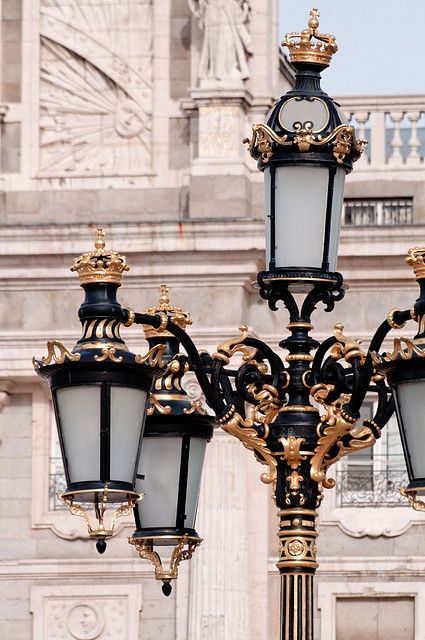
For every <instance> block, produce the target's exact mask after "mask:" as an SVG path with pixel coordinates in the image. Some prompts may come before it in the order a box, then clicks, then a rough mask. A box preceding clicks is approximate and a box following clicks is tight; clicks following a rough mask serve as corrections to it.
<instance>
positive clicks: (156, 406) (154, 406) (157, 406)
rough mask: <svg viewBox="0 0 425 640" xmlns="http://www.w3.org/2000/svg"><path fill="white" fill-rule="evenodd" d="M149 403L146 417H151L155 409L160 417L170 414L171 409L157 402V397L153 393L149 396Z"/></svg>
mask: <svg viewBox="0 0 425 640" xmlns="http://www.w3.org/2000/svg"><path fill="white" fill-rule="evenodd" d="M149 402H150V403H151V406H150V407H149V408H148V410H147V411H146V415H148V416H151V415H152V414H153V413H154V411H155V409H156V410H157V411H158V413H160V414H161V415H168V414H169V413H171V407H170V406H169V405H168V404H167V405H165V407H164V405H163V404H161V403H160V402H159V400H158V398H157V396H156V395H155V394H153V393H151V394H150V396H149Z"/></svg>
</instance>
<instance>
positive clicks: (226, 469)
mask: <svg viewBox="0 0 425 640" xmlns="http://www.w3.org/2000/svg"><path fill="white" fill-rule="evenodd" d="M247 455H248V454H247V452H246V451H245V450H244V448H243V447H242V445H241V443H240V442H239V441H238V440H236V439H235V438H232V437H231V436H228V435H227V434H225V433H224V432H222V431H221V430H218V431H216V433H215V435H214V438H213V441H212V442H211V443H210V444H209V445H208V447H207V458H206V464H205V470H204V478H203V486H202V491H201V498H200V504H199V513H198V518H197V523H196V529H197V531H198V533H199V534H200V535H201V537H203V538H204V541H203V542H202V544H201V545H200V547H199V549H198V550H197V551H196V553H195V554H194V556H193V558H192V560H191V580H190V600H189V602H190V605H189V623H188V627H189V628H188V640H200V639H201V638H202V640H241V639H246V638H249V637H250V636H249V604H248V594H249V572H248V563H249V555H248V539H247V536H248V531H247V516H248V505H247V473H246V466H247V465H246V456H247Z"/></svg>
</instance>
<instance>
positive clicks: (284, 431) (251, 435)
mask: <svg viewBox="0 0 425 640" xmlns="http://www.w3.org/2000/svg"><path fill="white" fill-rule="evenodd" d="M317 17H318V12H317V11H316V10H312V11H311V17H310V20H309V23H308V28H307V29H305V30H304V31H302V32H301V33H292V34H288V35H287V36H286V39H285V42H284V44H285V46H287V47H288V48H289V51H290V57H291V60H292V63H293V65H294V67H295V69H296V84H295V87H294V89H293V90H292V91H290V92H289V93H288V94H286V95H285V96H283V97H282V98H281V99H280V100H279V101H278V102H277V103H276V105H275V106H274V107H273V109H272V111H271V112H270V115H269V118H268V121H267V123H266V124H259V125H254V127H253V137H252V139H251V140H250V141H248V142H249V149H250V152H251V154H252V155H253V156H254V158H257V159H258V165H259V168H260V170H262V171H263V172H264V175H265V203H266V207H265V208H266V245H267V255H266V266H267V270H266V271H263V272H261V273H259V274H258V285H259V290H260V294H261V296H262V297H263V298H264V299H266V300H267V301H268V303H269V306H270V308H271V309H272V310H277V307H276V303H277V302H278V301H282V302H283V304H284V306H285V307H286V310H287V312H288V314H289V324H288V325H287V328H288V331H289V332H290V335H289V336H288V337H286V338H284V339H283V340H282V341H281V342H280V347H281V348H282V350H285V351H286V352H287V353H286V357H285V361H286V362H284V361H283V359H282V358H281V356H280V355H279V354H278V353H277V352H275V351H274V350H273V349H271V347H269V346H268V345H267V344H265V343H264V342H262V341H261V340H258V339H256V338H252V337H250V336H249V334H248V330H247V328H246V327H245V326H242V327H241V328H240V335H239V336H236V337H234V338H231V339H229V340H227V341H225V342H223V343H222V344H221V345H219V347H218V348H217V351H216V353H214V354H213V355H209V354H207V353H205V352H201V353H199V352H198V349H197V348H196V346H195V345H194V343H193V342H192V340H191V339H190V337H189V335H188V334H187V333H186V330H185V329H186V326H187V325H188V324H190V319H189V314H188V312H186V311H183V310H182V309H180V308H178V307H173V306H170V301H169V299H168V290H167V289H166V287H165V286H164V287H163V288H162V289H161V299H160V304H159V306H157V307H152V308H150V309H148V311H147V312H146V313H135V312H134V311H132V310H131V309H123V308H122V307H121V305H120V304H119V303H118V302H117V300H116V290H117V288H118V287H119V286H120V284H121V280H122V275H123V273H124V272H125V271H126V270H127V269H128V266H127V264H126V261H125V258H124V257H123V256H120V255H119V254H118V253H116V252H113V251H110V250H108V249H106V246H105V241H104V235H103V232H102V231H101V230H98V235H97V240H96V245H95V250H94V251H92V252H89V253H86V254H83V255H82V256H80V257H79V258H77V259H76V261H75V262H74V266H73V270H74V271H76V272H78V274H79V277H80V283H81V285H82V286H83V288H84V289H85V292H86V298H85V301H84V303H83V304H82V306H81V307H80V311H79V316H80V320H81V322H82V329H83V335H82V337H81V338H80V340H78V342H77V343H76V345H75V347H74V348H73V349H72V351H68V350H67V349H66V348H65V347H64V346H63V345H61V344H60V343H58V342H57V341H52V342H50V343H49V344H48V355H47V356H46V357H45V358H43V359H42V360H35V361H34V364H35V367H36V370H37V373H39V374H40V375H41V376H43V377H45V378H47V379H48V380H49V383H50V386H51V390H52V396H53V401H54V407H55V413H56V420H57V424H58V429H59V435H60V443H61V449H62V455H63V459H64V466H65V473H66V478H67V488H66V489H65V491H64V493H63V499H64V501H65V502H66V503H67V505H68V506H69V508H70V510H71V512H72V513H74V514H76V515H80V516H83V517H84V518H85V519H86V520H87V522H88V526H89V533H90V536H91V537H93V538H95V539H97V545H98V550H99V551H100V552H103V551H104V550H105V546H106V543H105V539H106V538H108V537H110V536H111V535H112V533H113V526H114V521H115V519H116V518H117V517H118V516H119V515H122V514H123V513H128V512H129V511H130V510H131V509H134V512H135V521H136V530H135V532H134V533H133V535H132V536H131V538H130V539H129V541H130V543H131V544H133V545H134V546H135V548H136V549H137V551H138V552H139V554H140V555H141V557H142V558H148V559H150V560H151V561H152V562H153V564H154V565H155V573H156V577H157V578H158V579H159V580H162V582H163V590H164V593H165V594H166V595H168V594H169V593H170V591H171V587H170V581H171V580H172V579H174V578H175V577H176V576H177V569H178V565H179V562H180V561H181V560H183V559H188V558H190V557H191V555H192V553H193V551H194V550H195V548H196V546H197V545H198V544H199V543H200V541H201V540H200V537H199V535H198V533H197V532H196V530H195V516H196V506H197V499H198V494H199V486H200V479H201V473H202V464H203V457H204V452H205V446H206V443H207V442H208V440H209V439H210V438H211V436H212V431H213V426H214V422H216V423H218V424H220V425H221V427H222V428H223V429H224V430H225V431H227V432H228V433H229V434H231V435H233V436H235V437H237V438H238V439H239V440H240V441H241V442H242V443H243V445H244V446H245V447H246V448H247V449H250V450H252V451H253V452H254V454H255V456H256V458H257V460H258V461H259V462H260V463H261V464H263V465H264V466H265V467H267V469H266V470H265V471H264V473H263V474H262V475H261V480H262V481H263V482H264V483H266V484H273V485H274V489H275V492H274V495H275V501H276V505H277V506H278V509H279V518H280V526H279V532H278V536H279V540H280V557H279V561H278V564H277V566H278V568H279V571H280V574H281V588H282V592H281V603H282V607H281V634H280V637H281V639H282V640H312V638H313V576H314V573H315V570H316V567H317V562H316V537H317V532H316V516H317V511H316V510H317V508H318V507H319V505H320V502H321V499H322V493H323V489H326V488H331V487H333V486H334V484H335V482H334V480H333V479H331V478H329V477H328V475H327V474H328V469H329V467H330V466H331V465H332V464H334V463H335V462H337V461H338V460H339V459H340V458H341V457H342V456H345V455H347V454H349V453H350V452H352V451H358V450H359V449H361V448H364V447H369V446H372V445H373V444H374V442H375V440H376V439H377V438H379V437H380V435H381V429H382V427H383V426H384V425H385V424H386V422H387V421H388V420H389V418H390V417H391V415H392V414H393V412H394V409H396V414H397V418H398V422H399V426H400V431H401V435H402V442H403V447H404V452H405V456H406V461H407V467H408V472H409V477H410V483H409V486H408V487H407V488H406V490H405V492H406V495H407V496H408V497H409V500H410V502H411V503H412V505H413V506H414V507H415V508H417V509H425V504H424V503H423V502H421V501H420V500H418V495H421V494H424V493H425V463H424V460H425V438H423V437H422V434H421V433H420V424H421V411H420V408H421V404H420V400H421V397H422V396H423V389H424V388H425V359H424V358H425V249H419V248H415V249H412V250H410V251H409V255H408V258H407V261H408V263H409V264H411V265H412V266H413V268H414V270H415V274H416V278H417V280H418V283H419V285H420V296H419V298H418V300H417V301H416V302H415V303H414V304H413V305H412V307H411V308H410V309H407V310H405V311H400V310H396V309H393V310H391V311H390V312H389V314H388V316H387V318H386V320H385V321H384V322H383V323H382V324H381V325H380V326H379V327H378V329H377V331H376V333H375V335H374V337H373V338H372V340H371V343H370V345H369V348H368V349H366V350H362V348H361V347H360V341H358V340H352V339H348V338H347V337H346V336H345V335H344V332H343V330H344V327H343V326H342V325H341V324H336V325H335V328H334V335H333V336H332V337H329V338H327V339H325V340H324V341H323V342H322V343H319V342H317V341H316V340H315V339H314V338H313V337H311V336H310V331H311V330H312V329H313V325H312V324H311V315H312V313H313V311H314V310H315V308H316V306H317V305H318V304H319V303H323V304H324V305H325V307H326V311H332V310H333V308H334V305H335V303H336V302H337V301H339V300H341V299H342V297H343V295H344V291H345V290H344V286H343V278H342V276H341V274H340V273H338V272H336V271H335V265H336V257H337V248H338V235H339V226H340V220H341V210H342V200H343V184H344V178H345V174H346V173H347V172H349V171H351V169H352V163H353V162H354V161H355V160H356V159H357V158H358V157H359V156H360V153H361V149H362V146H363V142H362V141H356V139H355V133H354V129H353V127H352V126H350V125H349V124H348V123H347V121H346V119H345V116H344V115H343V113H342V112H341V109H340V108H339V106H338V105H337V104H336V103H335V102H334V101H333V100H332V99H331V98H329V97H328V96H327V95H326V94H325V93H324V92H323V91H322V90H321V88H320V72H321V71H322V70H323V69H324V68H326V67H327V66H328V65H329V63H330V60H331V56H332V54H333V53H335V52H336V50H337V47H336V43H335V39H334V37H333V36H329V35H323V34H320V33H318V32H317V28H318V20H317ZM296 295H297V296H298V297H296ZM408 320H414V321H417V322H418V325H419V329H418V333H417V335H416V336H415V337H414V338H413V339H409V338H395V340H394V349H393V351H391V352H388V353H382V354H379V350H380V348H381V346H382V344H383V341H384V339H385V338H386V336H387V334H388V333H389V332H390V331H391V329H399V328H401V327H403V326H404V324H405V322H406V321H408ZM121 325H124V326H127V327H130V326H132V325H143V326H144V327H145V334H146V337H147V340H148V343H149V350H148V351H147V353H146V354H144V355H136V354H133V353H131V352H130V351H128V348H127V346H126V345H125V343H124V341H123V340H122V338H121V337H120V333H119V330H120V326H121ZM180 347H182V348H183V349H184V350H185V352H186V354H185V355H182V354H181V353H180ZM235 362H236V364H235ZM188 371H192V372H194V373H195V375H196V377H197V379H198V382H199V384H200V387H201V389H202V391H203V393H204V395H205V398H206V402H207V403H208V405H209V407H210V410H211V413H212V414H213V416H214V417H213V418H211V417H209V416H207V415H206V414H205V411H204V409H203V407H202V406H201V405H200V404H199V403H191V402H190V400H189V398H188V397H187V395H186V393H185V392H184V390H183V388H182V385H181V381H182V379H183V378H184V375H186V373H187V372H188ZM386 380H387V381H388V385H389V386H388V385H387V382H386ZM152 385H153V386H152ZM366 393H373V394H376V396H377V400H378V402H377V409H376V413H375V415H374V416H373V418H372V419H370V420H366V421H364V422H363V423H362V425H360V426H357V424H356V423H357V421H358V420H359V417H360V408H361V405H362V403H363V401H364V398H365V395H366ZM148 394H150V395H149V396H148ZM148 397H149V402H150V406H149V408H147V407H148V402H147V399H148ZM146 411H147V413H148V417H147V419H146V426H145V427H144V418H145V413H146ZM143 434H144V435H143ZM140 451H141V453H140ZM143 494H144V496H143ZM81 503H84V504H85V505H89V504H92V505H93V508H94V512H95V516H96V518H97V525H94V524H93V520H92V518H91V517H90V515H89V510H88V506H84V507H83V505H82V504H81ZM111 503H115V504H118V507H117V508H116V509H115V511H114V513H113V516H112V522H111V524H108V525H105V523H104V515H105V513H106V510H107V508H108V506H109V505H110V504H111ZM164 545H172V547H173V551H172V554H171V563H170V567H169V568H168V569H164V568H163V566H162V560H161V558H160V556H159V553H158V549H160V548H161V546H164Z"/></svg>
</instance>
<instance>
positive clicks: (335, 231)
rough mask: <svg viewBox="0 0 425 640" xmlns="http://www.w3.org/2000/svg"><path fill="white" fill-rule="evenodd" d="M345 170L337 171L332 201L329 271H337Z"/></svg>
mask: <svg viewBox="0 0 425 640" xmlns="http://www.w3.org/2000/svg"><path fill="white" fill-rule="evenodd" d="M344 185H345V169H343V168H342V167H340V168H339V169H337V170H336V174H335V179H334V195H333V201H332V224H331V233H330V238H329V271H336V263H337V260H338V245H339V234H340V230H341V218H342V204H343V202H344Z"/></svg>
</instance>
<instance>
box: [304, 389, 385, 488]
mask: <svg viewBox="0 0 425 640" xmlns="http://www.w3.org/2000/svg"><path fill="white" fill-rule="evenodd" d="M333 390H334V386H333V385H331V384H323V383H322V384H317V385H315V386H314V387H313V388H312V389H311V395H312V397H313V399H314V400H315V401H316V402H318V403H319V404H321V405H322V406H323V407H324V408H325V412H324V414H323V415H322V416H321V417H320V423H319V425H318V427H317V433H318V436H319V440H318V443H317V446H316V448H315V450H314V454H313V456H312V458H311V472H310V475H311V478H312V479H313V480H315V481H316V482H317V483H318V484H322V485H323V487H325V488H326V489H332V488H333V487H334V486H335V480H333V479H332V478H327V477H326V472H327V470H328V468H329V467H330V466H331V465H332V464H335V462H338V460H340V458H342V457H343V456H345V455H347V454H348V453H350V451H353V450H359V449H364V448H367V447H371V446H372V445H373V444H374V443H375V436H374V435H373V433H372V431H371V429H370V428H369V427H367V426H363V427H362V428H361V429H359V430H358V431H355V425H356V419H355V418H352V416H350V415H349V414H348V413H347V412H346V411H345V410H344V406H343V405H344V404H345V403H347V402H348V400H349V396H347V395H343V396H341V398H340V399H338V400H334V401H332V402H328V401H327V398H328V396H329V394H330V392H331V391H333ZM345 436H350V437H349V438H348V439H347V444H344V441H343V438H344V437H345Z"/></svg>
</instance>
